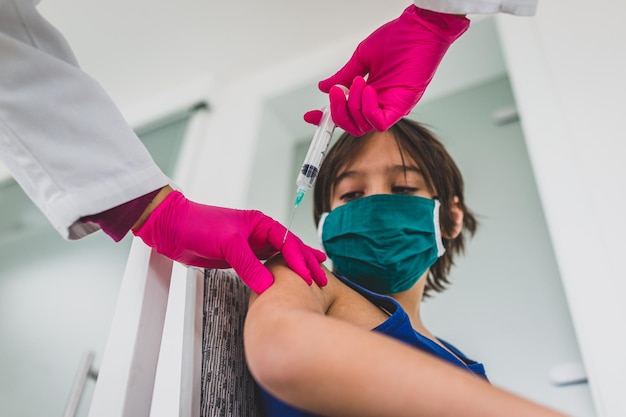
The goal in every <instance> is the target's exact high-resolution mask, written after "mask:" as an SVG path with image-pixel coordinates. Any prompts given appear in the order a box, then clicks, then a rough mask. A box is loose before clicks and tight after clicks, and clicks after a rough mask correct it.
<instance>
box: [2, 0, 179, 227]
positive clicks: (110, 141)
mask: <svg viewBox="0 0 626 417" xmlns="http://www.w3.org/2000/svg"><path fill="white" fill-rule="evenodd" d="M36 3H37V2H36V1H35V0H0V159H1V160H2V162H3V163H4V164H5V165H6V166H7V168H8V169H9V171H10V172H11V174H12V175H13V177H14V178H15V179H16V181H17V182H18V183H19V184H20V186H21V187H22V188H23V189H24V191H25V192H26V194H28V196H29V197H30V198H31V199H32V201H33V202H34V203H35V204H36V205H37V206H38V207H39V209H40V210H41V211H42V212H43V213H44V214H45V215H46V217H47V218H48V219H49V220H50V222H51V223H52V225H53V226H54V227H55V229H56V230H57V231H58V232H59V233H60V234H61V235H62V236H63V237H65V238H66V239H78V238H80V237H83V236H85V235H87V234H89V233H91V232H94V231H96V230H98V226H96V225H95V224H93V223H81V222H79V221H78V219H80V218H81V217H83V216H86V215H89V214H96V213H100V212H102V211H104V210H107V209H109V208H112V207H115V206H117V205H119V204H122V203H124V202H127V201H130V200H132V199H134V198H137V197H139V196H141V195H144V194H147V193H149V192H150V191H153V190H156V189H158V188H161V187H163V186H164V185H167V184H169V183H170V179H169V178H168V177H167V176H166V175H165V174H163V172H162V171H161V170H160V169H159V167H158V166H157V165H156V164H155V163H154V161H153V159H152V157H151V156H150V154H149V153H148V151H147V150H146V148H145V147H144V145H143V143H142V142H141V141H140V140H139V139H138V138H137V136H136V135H135V133H134V132H133V130H132V129H131V128H130V127H129V126H128V123H127V122H126V121H125V120H124V118H123V117H122V115H121V114H120V112H119V110H118V109H117V107H116V106H115V104H114V103H113V101H112V100H111V99H110V98H109V96H108V95H107V94H106V93H105V91H104V90H103V89H102V88H101V87H100V85H99V84H98V83H97V82H96V81H95V80H93V79H92V78H91V77H90V76H89V75H87V74H86V73H85V72H83V71H82V70H81V69H80V68H79V67H78V63H77V61H76V58H75V56H74V54H73V52H72V50H71V49H70V47H69V45H68V44H67V42H66V41H65V39H64V38H63V36H62V35H61V34H60V33H59V32H58V31H57V30H56V29H55V28H54V27H52V26H51V25H50V24H49V23H48V22H47V21H45V20H44V19H43V18H42V17H41V16H40V15H39V13H38V12H37V10H36V8H35V5H36Z"/></svg>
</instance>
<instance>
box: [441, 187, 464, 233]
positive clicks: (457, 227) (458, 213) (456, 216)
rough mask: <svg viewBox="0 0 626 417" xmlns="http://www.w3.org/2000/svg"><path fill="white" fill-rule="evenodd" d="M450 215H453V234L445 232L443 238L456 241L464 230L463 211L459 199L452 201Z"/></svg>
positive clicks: (455, 197) (455, 198)
mask: <svg viewBox="0 0 626 417" xmlns="http://www.w3.org/2000/svg"><path fill="white" fill-rule="evenodd" d="M450 214H451V215H452V220H454V228H453V229H452V233H450V234H448V233H445V232H443V233H442V236H443V237H444V238H446V239H454V238H456V237H457V236H458V235H459V234H461V230H463V210H462V209H461V205H460V204H459V197H457V196H454V198H453V199H452V206H451V207H450Z"/></svg>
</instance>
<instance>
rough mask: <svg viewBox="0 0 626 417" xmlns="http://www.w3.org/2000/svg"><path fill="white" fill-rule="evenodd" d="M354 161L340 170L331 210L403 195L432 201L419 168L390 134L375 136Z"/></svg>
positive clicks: (431, 195) (430, 191) (372, 136)
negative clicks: (375, 196)
mask: <svg viewBox="0 0 626 417" xmlns="http://www.w3.org/2000/svg"><path fill="white" fill-rule="evenodd" d="M352 140H367V141H368V142H367V143H366V144H365V146H364V147H363V148H362V149H361V152H360V154H359V155H357V156H356V157H355V158H354V160H353V161H352V162H350V163H348V164H347V165H346V166H344V167H343V168H342V169H341V170H340V171H339V175H338V177H337V180H336V181H335V184H334V187H333V192H332V195H331V210H332V209H335V208H336V207H339V206H341V205H343V204H346V203H347V202H349V201H351V200H354V199H357V198H361V197H366V196H369V195H373V194H406V195H415V196H420V197H426V198H433V197H434V194H433V192H432V190H430V189H429V188H428V186H427V185H426V181H425V180H424V177H422V174H421V171H420V168H419V167H418V166H417V164H416V163H415V161H414V160H413V159H412V158H411V157H410V156H409V155H408V154H407V153H406V152H403V156H404V163H403V160H402V155H401V154H400V149H399V148H398V145H397V143H396V141H395V140H394V137H393V135H392V134H391V133H390V132H376V133H374V134H373V135H371V136H370V137H369V138H368V139H360V138H354V139H352Z"/></svg>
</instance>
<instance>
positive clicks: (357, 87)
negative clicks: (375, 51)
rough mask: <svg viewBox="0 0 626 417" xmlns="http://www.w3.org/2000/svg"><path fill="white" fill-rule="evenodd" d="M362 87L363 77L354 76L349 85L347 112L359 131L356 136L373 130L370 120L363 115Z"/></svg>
mask: <svg viewBox="0 0 626 417" xmlns="http://www.w3.org/2000/svg"><path fill="white" fill-rule="evenodd" d="M364 88H365V79H363V77H355V79H354V81H353V82H352V85H351V86H350V94H349V96H348V104H347V105H348V113H349V115H350V117H351V118H352V121H353V122H354V125H355V126H356V129H357V131H358V132H359V133H360V134H359V135H358V136H362V135H364V134H366V133H368V132H371V131H372V130H374V128H373V127H372V125H371V124H370V122H368V121H367V119H366V118H365V117H364V116H363V109H362V99H363V89H364Z"/></svg>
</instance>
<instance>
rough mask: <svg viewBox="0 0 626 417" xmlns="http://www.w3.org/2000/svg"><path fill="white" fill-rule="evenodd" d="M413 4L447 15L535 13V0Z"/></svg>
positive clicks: (425, 1) (425, 0)
mask: <svg viewBox="0 0 626 417" xmlns="http://www.w3.org/2000/svg"><path fill="white" fill-rule="evenodd" d="M413 4H415V5H416V6H417V7H419V8H421V9H427V10H432V11H435V12H440V13H448V14H494V13H509V14H514V15H518V16H533V15H534V14H535V12H536V11H537V0H414V1H413Z"/></svg>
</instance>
